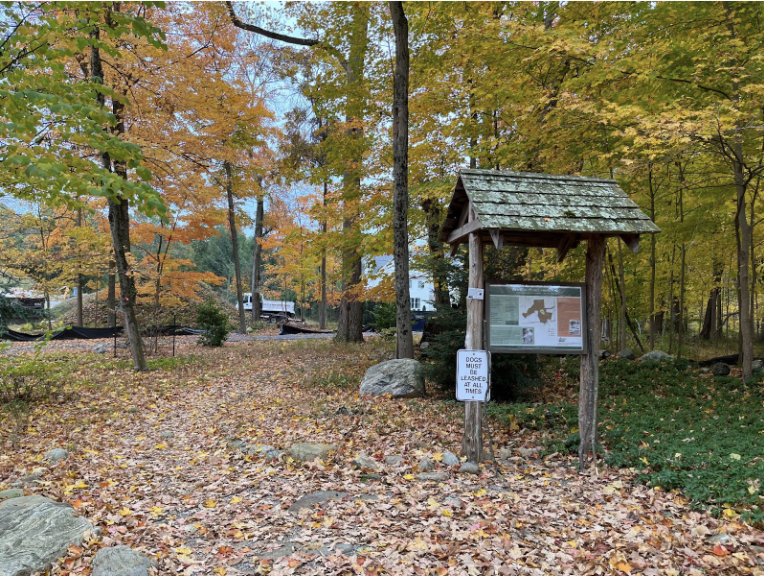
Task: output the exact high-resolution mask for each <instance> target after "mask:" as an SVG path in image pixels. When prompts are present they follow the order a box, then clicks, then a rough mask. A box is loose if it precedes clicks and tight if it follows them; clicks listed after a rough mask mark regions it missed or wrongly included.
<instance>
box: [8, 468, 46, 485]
mask: <svg viewBox="0 0 764 576" xmlns="http://www.w3.org/2000/svg"><path fill="white" fill-rule="evenodd" d="M45 472H46V470H45V469H44V468H37V469H35V470H32V473H31V474H27V475H26V476H22V477H21V478H19V479H18V480H16V481H15V482H12V483H11V486H14V487H17V488H21V487H23V486H29V485H30V484H36V483H37V482H38V481H39V480H40V478H42V477H43V476H44V475H45Z"/></svg>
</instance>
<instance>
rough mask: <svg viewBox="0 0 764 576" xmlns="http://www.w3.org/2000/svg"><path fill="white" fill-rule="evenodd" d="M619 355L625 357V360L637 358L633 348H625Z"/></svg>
mask: <svg viewBox="0 0 764 576" xmlns="http://www.w3.org/2000/svg"><path fill="white" fill-rule="evenodd" d="M618 357H619V358H623V359H624V360H634V359H636V356H635V355H634V352H632V351H631V348H624V349H623V350H619V351H618Z"/></svg>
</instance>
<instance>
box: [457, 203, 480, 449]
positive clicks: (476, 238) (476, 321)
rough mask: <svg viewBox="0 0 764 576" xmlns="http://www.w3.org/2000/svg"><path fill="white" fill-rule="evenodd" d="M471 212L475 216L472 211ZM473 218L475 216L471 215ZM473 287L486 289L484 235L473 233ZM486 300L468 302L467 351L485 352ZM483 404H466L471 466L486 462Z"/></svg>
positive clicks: (464, 440) (466, 443) (466, 438)
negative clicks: (484, 278) (484, 316)
mask: <svg viewBox="0 0 764 576" xmlns="http://www.w3.org/2000/svg"><path fill="white" fill-rule="evenodd" d="M470 212H472V211H471V210H470ZM470 216H472V215H471V214H470ZM469 263H470V273H469V284H468V286H469V287H470V288H485V286H484V283H483V244H482V241H481V239H480V234H479V233H476V232H472V233H471V234H470V237H469ZM483 304H484V302H483V300H470V299H468V300H467V335H466V337H465V339H464V347H465V348H466V349H467V350H482V349H483ZM482 409H483V403H482V402H465V403H464V437H463V438H462V454H463V455H464V456H466V457H467V460H468V461H469V462H475V463H478V462H480V461H481V460H482V459H483V424H482V415H481V411H482Z"/></svg>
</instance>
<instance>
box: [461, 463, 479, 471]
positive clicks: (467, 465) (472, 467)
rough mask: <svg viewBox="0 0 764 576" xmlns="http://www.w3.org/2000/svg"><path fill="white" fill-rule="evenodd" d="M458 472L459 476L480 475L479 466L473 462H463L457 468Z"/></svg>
mask: <svg viewBox="0 0 764 576" xmlns="http://www.w3.org/2000/svg"><path fill="white" fill-rule="evenodd" d="M459 472H460V473H461V474H480V466H478V465H477V464H475V463H474V462H465V463H464V464H462V465H461V466H459Z"/></svg>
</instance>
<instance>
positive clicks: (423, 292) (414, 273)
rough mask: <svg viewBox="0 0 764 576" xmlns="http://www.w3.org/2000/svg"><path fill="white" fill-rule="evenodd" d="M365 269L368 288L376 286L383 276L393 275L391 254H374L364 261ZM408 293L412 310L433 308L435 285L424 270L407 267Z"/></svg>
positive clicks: (393, 266) (393, 265)
mask: <svg viewBox="0 0 764 576" xmlns="http://www.w3.org/2000/svg"><path fill="white" fill-rule="evenodd" d="M365 269H366V286H367V287H368V288H374V287H376V286H378V285H379V284H380V282H381V281H382V278H383V277H385V276H388V277H390V278H392V277H393V276H394V275H395V264H394V262H393V257H392V256H375V257H374V258H372V259H370V260H367V261H366V262H365ZM409 295H410V296H411V309H412V310H418V311H427V310H435V285H434V284H433V282H432V279H431V278H430V276H429V275H428V274H427V273H426V272H422V271H421V270H411V269H409Z"/></svg>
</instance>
